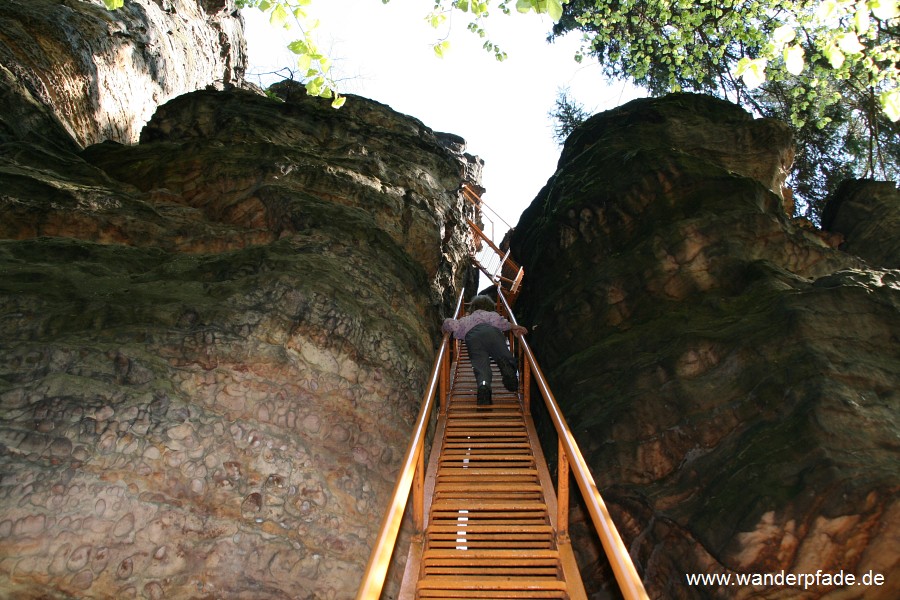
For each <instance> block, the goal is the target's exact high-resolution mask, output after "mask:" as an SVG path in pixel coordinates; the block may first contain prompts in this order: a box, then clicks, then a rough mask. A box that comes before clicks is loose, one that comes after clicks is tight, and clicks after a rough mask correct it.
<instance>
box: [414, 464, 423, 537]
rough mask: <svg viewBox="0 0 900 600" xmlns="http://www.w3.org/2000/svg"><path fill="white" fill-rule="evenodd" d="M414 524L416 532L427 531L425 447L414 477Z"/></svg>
mask: <svg viewBox="0 0 900 600" xmlns="http://www.w3.org/2000/svg"><path fill="white" fill-rule="evenodd" d="M413 524H414V525H415V528H416V533H421V532H423V531H425V448H424V447H422V448H421V449H420V450H419V457H418V458H417V459H416V473H415V477H414V478H413Z"/></svg>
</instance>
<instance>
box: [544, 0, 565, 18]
mask: <svg viewBox="0 0 900 600" xmlns="http://www.w3.org/2000/svg"><path fill="white" fill-rule="evenodd" d="M547 14H549V15H550V18H551V19H553V22H554V23H558V22H559V20H560V19H561V18H562V14H563V7H562V2H560V0H547Z"/></svg>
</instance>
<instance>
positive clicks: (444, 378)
mask: <svg viewBox="0 0 900 600" xmlns="http://www.w3.org/2000/svg"><path fill="white" fill-rule="evenodd" d="M448 354H449V352H448ZM449 392H450V357H449V356H444V360H443V361H442V362H441V378H440V385H439V386H438V394H439V396H440V397H439V407H440V408H439V410H440V414H442V415H445V414H447V396H448V394H449Z"/></svg>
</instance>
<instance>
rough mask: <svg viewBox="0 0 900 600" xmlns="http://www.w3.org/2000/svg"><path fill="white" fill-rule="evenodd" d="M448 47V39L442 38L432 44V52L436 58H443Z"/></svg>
mask: <svg viewBox="0 0 900 600" xmlns="http://www.w3.org/2000/svg"><path fill="white" fill-rule="evenodd" d="M449 49H450V40H444V41H442V42H438V43H437V44H435V45H434V54H435V56H437V57H438V58H444V52H446V51H447V50H449Z"/></svg>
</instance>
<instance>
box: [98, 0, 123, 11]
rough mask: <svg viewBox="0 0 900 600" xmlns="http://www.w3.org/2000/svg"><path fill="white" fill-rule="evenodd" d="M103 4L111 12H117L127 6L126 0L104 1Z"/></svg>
mask: <svg viewBox="0 0 900 600" xmlns="http://www.w3.org/2000/svg"><path fill="white" fill-rule="evenodd" d="M103 4H105V5H106V8H107V9H109V10H116V9H118V8H122V6H123V5H124V4H125V0H103Z"/></svg>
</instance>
